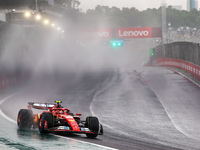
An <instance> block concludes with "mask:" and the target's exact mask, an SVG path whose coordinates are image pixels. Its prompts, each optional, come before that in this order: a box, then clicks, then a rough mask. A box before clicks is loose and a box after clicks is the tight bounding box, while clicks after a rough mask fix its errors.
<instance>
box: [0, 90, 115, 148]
mask: <svg viewBox="0 0 200 150" xmlns="http://www.w3.org/2000/svg"><path fill="white" fill-rule="evenodd" d="M17 94H18V93H15V94H13V95H10V96H8V97H6V98H4V99H2V100H0V106H1V104H2V103H3V102H5V101H6V100H8V99H10V98H12V97H14V96H15V95H17ZM0 115H1V116H2V117H4V118H5V119H6V120H8V121H10V122H12V123H14V124H16V121H15V120H13V119H11V118H10V117H8V116H6V114H4V113H3V112H2V110H1V108H0ZM51 135H53V136H57V137H60V138H64V139H67V140H73V141H76V142H80V143H84V144H89V145H93V146H97V147H100V148H104V149H107V150H117V149H114V148H111V147H107V146H103V145H98V144H94V143H90V142H85V141H81V140H75V139H72V138H68V137H64V136H59V135H55V134H51Z"/></svg>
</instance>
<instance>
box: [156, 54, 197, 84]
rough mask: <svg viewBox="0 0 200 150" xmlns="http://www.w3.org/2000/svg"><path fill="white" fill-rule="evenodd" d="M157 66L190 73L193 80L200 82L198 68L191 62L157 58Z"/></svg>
mask: <svg viewBox="0 0 200 150" xmlns="http://www.w3.org/2000/svg"><path fill="white" fill-rule="evenodd" d="M157 65H158V66H164V67H174V68H178V69H182V70H184V71H186V72H188V73H190V74H191V75H192V76H193V77H194V79H197V80H198V81H200V66H198V65H196V64H193V63H191V62H188V61H185V60H181V59H175V58H166V57H165V58H164V57H159V58H157Z"/></svg>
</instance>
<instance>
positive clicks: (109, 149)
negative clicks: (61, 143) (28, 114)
mask: <svg viewBox="0 0 200 150" xmlns="http://www.w3.org/2000/svg"><path fill="white" fill-rule="evenodd" d="M51 135H54V134H51ZM54 136H57V137H60V138H63V139H67V140H72V141H75V142H81V143H85V144H89V145H93V146H97V147H100V148H104V149H108V150H117V149H115V148H111V147H107V146H103V145H98V144H95V143H90V142H85V141H80V140H76V139H72V138H68V137H65V136H61V135H54Z"/></svg>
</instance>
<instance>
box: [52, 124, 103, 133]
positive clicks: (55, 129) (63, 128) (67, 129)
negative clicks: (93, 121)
mask: <svg viewBox="0 0 200 150" xmlns="http://www.w3.org/2000/svg"><path fill="white" fill-rule="evenodd" d="M48 131H49V132H66V133H79V134H97V133H95V132H92V131H90V129H89V128H85V127H80V131H74V130H72V129H71V128H70V127H68V126H58V127H53V128H49V129H48ZM98 135H102V133H98Z"/></svg>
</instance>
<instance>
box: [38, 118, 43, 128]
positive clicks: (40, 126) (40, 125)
mask: <svg viewBox="0 0 200 150" xmlns="http://www.w3.org/2000/svg"><path fill="white" fill-rule="evenodd" d="M39 128H40V129H41V128H42V117H41V118H40V123H39Z"/></svg>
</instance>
